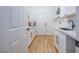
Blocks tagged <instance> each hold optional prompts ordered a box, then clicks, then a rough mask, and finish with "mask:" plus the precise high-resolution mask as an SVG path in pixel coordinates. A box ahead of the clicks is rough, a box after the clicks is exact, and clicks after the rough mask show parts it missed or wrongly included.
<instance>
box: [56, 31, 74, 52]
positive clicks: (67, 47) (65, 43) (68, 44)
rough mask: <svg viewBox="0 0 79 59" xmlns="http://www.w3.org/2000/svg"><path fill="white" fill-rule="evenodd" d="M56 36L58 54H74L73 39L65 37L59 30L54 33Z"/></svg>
mask: <svg viewBox="0 0 79 59" xmlns="http://www.w3.org/2000/svg"><path fill="white" fill-rule="evenodd" d="M55 34H56V42H55V43H57V44H56V45H57V46H56V47H57V49H58V51H59V52H60V53H74V52H75V39H73V38H71V37H70V36H68V35H66V34H65V33H64V32H61V31H59V30H56V31H55Z"/></svg>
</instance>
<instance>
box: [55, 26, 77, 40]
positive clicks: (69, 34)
mask: <svg viewBox="0 0 79 59" xmlns="http://www.w3.org/2000/svg"><path fill="white" fill-rule="evenodd" d="M54 29H56V30H58V31H61V32H63V33H65V34H66V35H68V36H70V37H72V38H74V39H76V31H75V30H62V29H59V28H56V27H55V28H54Z"/></svg>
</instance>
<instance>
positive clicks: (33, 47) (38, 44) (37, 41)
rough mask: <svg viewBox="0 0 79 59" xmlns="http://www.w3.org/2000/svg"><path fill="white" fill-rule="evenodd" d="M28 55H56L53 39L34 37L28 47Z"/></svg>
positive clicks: (42, 36)
mask: <svg viewBox="0 0 79 59" xmlns="http://www.w3.org/2000/svg"><path fill="white" fill-rule="evenodd" d="M28 52H29V53H57V50H56V48H55V46H54V40H53V37H51V36H50V35H36V36H35V37H34V39H33V41H32V42H31V44H30V46H29V47H28Z"/></svg>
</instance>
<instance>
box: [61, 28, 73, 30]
mask: <svg viewBox="0 0 79 59" xmlns="http://www.w3.org/2000/svg"><path fill="white" fill-rule="evenodd" d="M60 29H62V30H72V29H68V28H60Z"/></svg>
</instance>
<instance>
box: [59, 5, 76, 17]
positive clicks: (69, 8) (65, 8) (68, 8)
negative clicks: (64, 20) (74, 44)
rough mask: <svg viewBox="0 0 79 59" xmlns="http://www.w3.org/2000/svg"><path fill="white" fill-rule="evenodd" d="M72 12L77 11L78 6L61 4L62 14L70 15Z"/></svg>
mask: <svg viewBox="0 0 79 59" xmlns="http://www.w3.org/2000/svg"><path fill="white" fill-rule="evenodd" d="M71 13H76V7H74V6H61V7H60V16H64V15H68V14H71Z"/></svg>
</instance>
